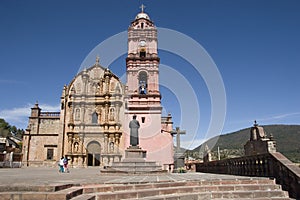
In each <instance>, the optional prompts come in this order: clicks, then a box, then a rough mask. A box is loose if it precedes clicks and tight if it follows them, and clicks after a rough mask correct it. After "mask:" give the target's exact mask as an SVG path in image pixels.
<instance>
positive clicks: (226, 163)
mask: <svg viewBox="0 0 300 200" xmlns="http://www.w3.org/2000/svg"><path fill="white" fill-rule="evenodd" d="M196 171H197V172H205V173H216V174H232V175H241V176H262V177H272V178H275V179H276V182H277V184H280V185H282V189H284V190H286V191H288V192H289V195H290V197H292V198H296V199H300V168H299V167H298V166H297V165H295V164H294V163H292V162H291V161H290V160H288V159H287V158H286V157H285V156H283V155H282V154H281V153H279V152H276V153H267V154H260V155H253V156H244V157H240V158H231V159H226V160H218V161H211V162H207V163H198V164H196Z"/></svg>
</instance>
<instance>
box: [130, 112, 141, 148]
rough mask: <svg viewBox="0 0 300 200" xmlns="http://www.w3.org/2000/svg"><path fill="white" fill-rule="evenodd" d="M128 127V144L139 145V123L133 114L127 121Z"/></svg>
mask: <svg viewBox="0 0 300 200" xmlns="http://www.w3.org/2000/svg"><path fill="white" fill-rule="evenodd" d="M129 128H130V145H131V146H138V145H139V131H138V130H139V128H140V123H139V121H138V120H137V119H136V115H133V119H132V120H131V121H130V122H129Z"/></svg>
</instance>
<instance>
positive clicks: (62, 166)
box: [58, 157, 64, 173]
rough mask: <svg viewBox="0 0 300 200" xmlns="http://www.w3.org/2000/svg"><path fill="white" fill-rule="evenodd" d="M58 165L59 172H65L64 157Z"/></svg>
mask: <svg viewBox="0 0 300 200" xmlns="http://www.w3.org/2000/svg"><path fill="white" fill-rule="evenodd" d="M58 166H59V172H60V173H63V172H64V157H61V159H60V160H59V163H58Z"/></svg>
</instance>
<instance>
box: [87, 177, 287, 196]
mask: <svg viewBox="0 0 300 200" xmlns="http://www.w3.org/2000/svg"><path fill="white" fill-rule="evenodd" d="M248 185H250V187H252V188H259V187H261V186H264V187H267V186H269V187H270V188H265V189H281V187H280V185H276V184H275V181H274V180H271V179H237V180H235V179H234V180H209V181H207V180H203V181H181V182H159V183H143V184H112V185H107V184H106V185H97V184H96V185H95V184H94V185H88V184H87V185H82V187H83V190H84V193H96V192H113V191H122V190H126V191H129V190H139V189H150V188H170V187H184V186H212V187H214V188H217V189H218V186H229V187H231V188H233V187H236V190H242V189H246V186H248ZM266 185H267V186H266ZM211 189H212V188H210V190H211ZM219 189H220V188H219ZM222 189H226V188H225V187H222ZM227 189H229V188H227Z"/></svg>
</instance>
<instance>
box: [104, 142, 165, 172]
mask: <svg viewBox="0 0 300 200" xmlns="http://www.w3.org/2000/svg"><path fill="white" fill-rule="evenodd" d="M146 156H147V151H146V150H143V149H141V148H140V147H139V146H130V147H128V148H127V149H126V150H125V158H124V159H123V160H122V161H121V162H113V163H112V166H111V167H107V168H106V169H103V170H101V173H126V174H147V173H166V172H167V170H162V167H161V166H160V165H158V164H157V163H156V162H154V161H146Z"/></svg>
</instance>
